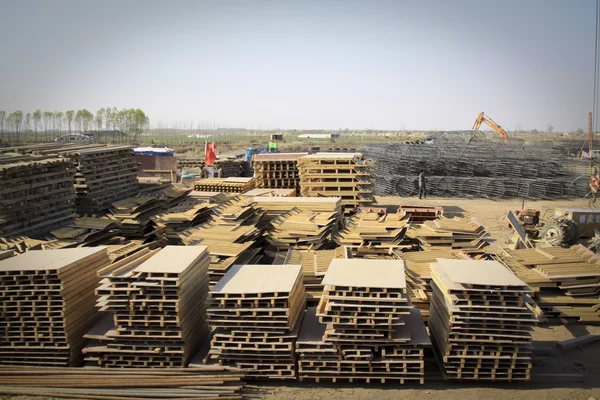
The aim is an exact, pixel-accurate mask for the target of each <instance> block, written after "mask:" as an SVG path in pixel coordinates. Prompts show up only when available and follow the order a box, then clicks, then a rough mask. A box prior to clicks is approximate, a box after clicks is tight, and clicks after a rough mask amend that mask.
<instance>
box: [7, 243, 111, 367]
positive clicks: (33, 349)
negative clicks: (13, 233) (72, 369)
mask: <svg viewBox="0 0 600 400" xmlns="http://www.w3.org/2000/svg"><path fill="white" fill-rule="evenodd" d="M108 264H109V259H108V254H107V252H106V249H105V248H103V247H94V248H89V247H88V248H77V249H59V250H36V251H28V252H26V253H24V254H20V255H17V256H15V257H11V258H7V259H4V260H2V261H0V299H1V300H0V307H1V308H0V309H1V312H0V327H1V328H0V354H1V356H0V364H10V365H33V366H40V365H41V366H53V367H67V366H78V365H79V364H80V363H81V359H82V357H81V349H82V347H83V346H84V344H85V343H84V342H85V341H84V338H83V334H84V333H85V332H86V331H87V330H88V329H89V328H90V327H91V326H93V324H94V323H95V322H96V321H97V319H98V316H99V313H98V309H97V308H96V307H95V303H96V297H95V296H94V290H93V288H94V287H95V286H96V285H97V284H98V277H97V275H96V274H97V272H98V271H99V270H100V269H102V268H104V267H106V266H107V265H108Z"/></svg>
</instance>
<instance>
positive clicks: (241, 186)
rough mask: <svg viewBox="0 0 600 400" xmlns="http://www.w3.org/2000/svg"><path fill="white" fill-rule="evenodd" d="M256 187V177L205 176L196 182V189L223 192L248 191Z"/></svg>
mask: <svg viewBox="0 0 600 400" xmlns="http://www.w3.org/2000/svg"><path fill="white" fill-rule="evenodd" d="M252 189H254V178H205V179H200V180H198V181H196V182H195V183H194V190H198V191H204V192H221V193H246V192H247V191H249V190H252Z"/></svg>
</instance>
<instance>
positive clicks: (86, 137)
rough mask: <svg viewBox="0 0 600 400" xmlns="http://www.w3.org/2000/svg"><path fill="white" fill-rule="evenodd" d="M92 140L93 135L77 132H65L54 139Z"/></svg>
mask: <svg viewBox="0 0 600 400" xmlns="http://www.w3.org/2000/svg"><path fill="white" fill-rule="evenodd" d="M93 140H94V137H93V136H90V135H84V134H83V133H79V132H73V133H67V134H66V135H62V136H59V137H57V138H56V139H54V141H55V142H92V141H93Z"/></svg>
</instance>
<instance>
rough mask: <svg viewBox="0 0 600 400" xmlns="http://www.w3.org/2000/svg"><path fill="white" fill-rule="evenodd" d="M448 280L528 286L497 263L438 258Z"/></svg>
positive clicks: (467, 283)
mask: <svg viewBox="0 0 600 400" xmlns="http://www.w3.org/2000/svg"><path fill="white" fill-rule="evenodd" d="M437 262H438V264H439V266H440V267H441V268H442V269H443V270H444V272H445V273H446V275H447V276H448V278H450V280H452V281H453V282H455V283H461V284H465V285H495V286H526V284H525V282H523V281H522V280H520V279H519V278H517V276H516V275H515V274H513V273H512V272H511V271H510V270H509V269H508V268H505V267H504V266H503V265H502V264H500V263H499V262H497V261H484V260H453V259H446V258H438V259H437Z"/></svg>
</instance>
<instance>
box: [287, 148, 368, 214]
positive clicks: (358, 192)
mask: <svg viewBox="0 0 600 400" xmlns="http://www.w3.org/2000/svg"><path fill="white" fill-rule="evenodd" d="M298 168H299V170H300V193H301V195H302V196H303V197H319V196H328V197H340V198H341V199H342V207H343V208H344V210H345V211H350V210H352V209H354V208H355V207H359V206H370V205H371V204H372V203H373V202H374V200H375V199H374V198H373V184H372V183H371V172H372V170H373V167H372V161H371V160H367V159H366V158H365V157H364V156H363V155H362V154H360V153H317V154H310V155H307V156H304V157H301V158H300V159H299V160H298Z"/></svg>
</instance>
